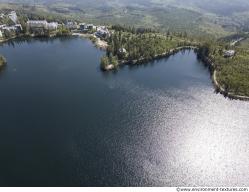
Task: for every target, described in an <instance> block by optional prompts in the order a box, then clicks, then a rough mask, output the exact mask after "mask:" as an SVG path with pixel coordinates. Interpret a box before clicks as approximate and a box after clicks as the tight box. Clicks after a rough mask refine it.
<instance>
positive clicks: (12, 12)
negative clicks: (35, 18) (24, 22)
mask: <svg viewBox="0 0 249 192" xmlns="http://www.w3.org/2000/svg"><path fill="white" fill-rule="evenodd" d="M8 17H9V18H10V19H11V21H13V22H14V23H15V24H16V23H17V22H18V17H17V15H16V12H15V11H11V12H10V13H9V14H8Z"/></svg>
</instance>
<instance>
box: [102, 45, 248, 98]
mask: <svg viewBox="0 0 249 192" xmlns="http://www.w3.org/2000/svg"><path fill="white" fill-rule="evenodd" d="M188 49H191V50H198V47H196V46H182V47H177V48H175V49H171V50H170V51H168V52H165V53H163V54H160V55H156V56H155V57H153V58H152V59H149V60H147V59H144V58H142V59H139V60H135V61H134V60H133V61H125V60H123V61H119V64H118V66H122V65H138V64H142V63H144V62H149V61H153V60H156V59H161V58H164V57H168V56H171V55H173V54H175V53H177V52H179V51H182V50H188ZM201 60H202V62H203V63H204V64H206V65H207V66H208V67H209V72H210V74H211V79H212V84H213V86H214V89H215V90H216V91H217V92H218V93H220V94H222V95H223V96H224V97H227V98H229V99H234V100H241V101H249V96H243V95H236V94H234V93H232V92H227V91H226V90H225V89H224V88H223V87H222V86H221V85H220V84H219V82H218V81H217V71H216V70H215V63H214V62H212V60H211V58H208V57H206V58H201ZM114 69H115V67H114V66H113V65H108V66H106V68H105V69H104V71H111V70H114Z"/></svg>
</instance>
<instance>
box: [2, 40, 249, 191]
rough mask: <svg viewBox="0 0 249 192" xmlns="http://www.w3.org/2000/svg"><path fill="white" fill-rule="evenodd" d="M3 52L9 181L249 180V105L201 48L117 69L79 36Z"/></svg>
mask: <svg viewBox="0 0 249 192" xmlns="http://www.w3.org/2000/svg"><path fill="white" fill-rule="evenodd" d="M0 53H1V54H3V55H4V56H5V57H6V58H7V60H8V66H7V67H6V68H5V69H4V70H3V71H1V73H0V186H248V185H249V175H248V172H249V159H248V156H249V118H248V116H249V103H248V102H242V101H234V100H229V99H226V98H224V97H223V96H222V95H220V94H216V93H214V89H213V86H212V83H211V80H210V75H209V71H208V69H207V68H205V67H204V65H203V64H202V63H201V62H199V61H198V60H197V59H196V55H195V53H194V52H193V51H185V52H180V53H178V54H176V55H174V56H171V57H169V58H167V59H162V60H159V61H156V62H153V63H148V64H146V65H141V66H136V67H128V66H126V67H123V68H122V69H120V70H119V71H117V72H110V73H103V72H101V71H100V70H99V60H100V57H101V56H102V55H103V54H104V52H103V51H100V50H98V49H96V48H95V47H94V46H93V45H92V44H91V42H89V41H88V40H84V39H80V38H69V39H65V38H64V39H53V40H46V39H44V40H29V41H14V42H12V43H9V44H4V45H2V47H0Z"/></svg>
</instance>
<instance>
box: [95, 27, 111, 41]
mask: <svg viewBox="0 0 249 192" xmlns="http://www.w3.org/2000/svg"><path fill="white" fill-rule="evenodd" d="M95 34H96V36H98V37H103V38H106V37H110V32H109V30H108V29H107V27H105V26H99V27H97V32H96V33H95Z"/></svg>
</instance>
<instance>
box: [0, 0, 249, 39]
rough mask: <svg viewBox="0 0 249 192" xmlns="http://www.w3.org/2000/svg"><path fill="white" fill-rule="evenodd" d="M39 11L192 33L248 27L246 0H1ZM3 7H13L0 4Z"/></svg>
mask: <svg viewBox="0 0 249 192" xmlns="http://www.w3.org/2000/svg"><path fill="white" fill-rule="evenodd" d="M0 2H8V3H10V2H11V3H18V6H19V8H21V9H23V10H25V11H29V12H30V11H33V12H35V13H40V14H41V15H42V14H47V13H50V14H55V15H61V16H63V17H66V18H70V17H74V18H77V19H79V20H83V19H84V20H85V21H87V22H93V23H96V24H98V23H106V24H120V23H122V24H124V25H132V26H135V27H151V28H154V29H157V30H160V31H162V32H166V31H168V30H170V31H175V32H185V31H186V32H187V33H191V34H193V35H200V36H203V35H212V36H215V37H222V36H227V35H230V34H233V33H237V32H239V31H248V24H249V2H248V1H246V0H234V1H228V0H202V1H199V0H108V1H107V0H104V1H103V0H84V1H81V0H35V1H34V0H0ZM3 5H4V6H5V7H4V6H3ZM1 7H2V8H6V7H16V6H14V4H7V3H5V4H3V3H2V4H1Z"/></svg>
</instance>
